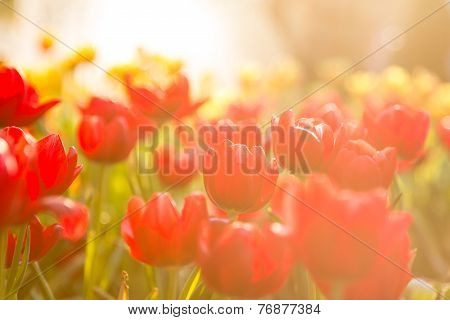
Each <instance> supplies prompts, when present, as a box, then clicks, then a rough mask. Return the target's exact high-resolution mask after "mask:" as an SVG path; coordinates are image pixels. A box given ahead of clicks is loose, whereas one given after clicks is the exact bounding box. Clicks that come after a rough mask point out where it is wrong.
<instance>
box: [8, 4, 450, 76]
mask: <svg viewBox="0 0 450 320" xmlns="http://www.w3.org/2000/svg"><path fill="white" fill-rule="evenodd" d="M1 1H2V2H5V3H7V4H8V5H10V6H13V7H14V8H15V10H17V11H18V12H20V13H21V14H23V15H24V16H25V17H27V18H29V19H30V20H32V21H33V22H35V23H36V24H38V25H39V26H41V27H42V28H44V29H45V30H48V31H49V32H51V33H53V34H54V35H55V36H57V37H58V38H59V39H61V40H62V41H63V42H65V43H66V44H67V45H69V46H71V47H77V46H79V45H81V44H86V43H91V44H95V46H96V48H97V50H98V57H97V61H98V63H99V64H101V65H104V66H108V65H110V64H112V63H114V62H118V61H124V60H126V59H129V58H130V57H131V56H132V55H133V54H134V52H135V49H136V47H143V48H145V49H147V50H148V51H150V52H157V53H159V54H163V55H167V56H169V57H171V56H172V57H176V58H181V59H183V60H185V61H188V64H187V72H188V73H190V75H191V76H194V77H195V76H196V75H199V74H202V73H204V72H211V73H214V74H216V75H217V78H218V80H219V81H221V82H223V83H230V82H231V81H232V79H234V77H235V75H236V72H237V70H238V69H240V68H242V66H245V65H250V67H253V66H256V67H257V66H265V65H268V64H270V63H272V62H273V61H274V60H277V59H280V58H283V57H285V56H288V57H295V58H298V59H299V60H300V61H302V65H303V67H304V72H305V73H306V74H308V73H310V72H313V71H314V68H318V63H319V61H320V62H322V61H324V59H330V58H332V59H333V63H336V68H342V69H344V68H345V66H346V65H349V64H351V63H353V62H355V61H357V60H359V59H360V58H362V57H363V56H365V55H366V54H367V53H369V52H370V51H372V50H375V49H376V48H378V47H379V46H380V45H381V44H382V43H384V42H386V41H388V40H390V39H391V38H392V37H394V36H395V35H396V34H398V33H400V32H402V31H404V30H405V29H406V28H408V27H409V26H410V25H412V24H413V23H415V22H416V21H418V20H419V19H421V18H422V17H424V16H426V15H427V14H428V13H430V12H432V11H433V10H434V9H435V8H437V7H438V6H439V5H441V4H442V3H443V2H444V1H443V0H428V1H423V0H397V1H388V0H380V1H375V2H374V1H365V0H363V1H360V0H340V1H326V0H246V1H237V0H236V1H226V0H216V1H208V0H186V1H174V0H166V1H138V0H128V1H121V0H91V1H88V0H71V1H63V0H56V1H55V0H1ZM449 18H450V6H448V7H447V8H444V9H443V10H440V11H439V12H438V13H436V14H435V15H433V16H432V17H431V18H430V19H427V20H426V21H424V22H423V23H421V24H420V25H419V26H418V27H417V28H414V29H413V30H411V31H409V32H407V33H406V34H405V35H404V36H403V37H401V38H400V39H398V40H396V41H395V42H394V43H392V44H391V45H389V46H388V47H387V48H384V49H383V50H381V51H380V52H378V53H377V54H376V55H374V56H373V57H371V58H369V59H367V61H365V62H364V63H363V64H362V67H364V69H369V70H374V71H378V70H381V69H382V68H384V67H386V66H387V65H388V64H398V65H400V66H403V67H406V68H413V67H417V66H424V67H426V68H428V69H429V70H431V71H432V72H434V73H436V74H437V75H439V76H440V77H442V78H444V79H448V78H449V75H450V41H448V40H449V39H450V19H449ZM0 30H1V32H0V58H3V59H7V60H9V61H12V62H14V63H18V64H19V63H20V64H31V63H36V60H37V59H39V58H40V57H39V52H38V51H37V50H34V48H35V47H36V42H37V41H38V39H39V37H40V36H41V33H42V32H40V31H39V30H38V29H37V28H36V27H34V26H33V25H32V24H30V23H29V22H28V21H26V20H24V19H23V18H21V17H19V16H18V15H16V14H14V13H13V12H12V11H11V10H10V9H8V8H6V7H5V6H3V5H0ZM57 47H58V49H59V50H60V51H64V52H65V51H67V50H68V49H67V48H64V47H63V46H61V45H57ZM55 51H56V49H55Z"/></svg>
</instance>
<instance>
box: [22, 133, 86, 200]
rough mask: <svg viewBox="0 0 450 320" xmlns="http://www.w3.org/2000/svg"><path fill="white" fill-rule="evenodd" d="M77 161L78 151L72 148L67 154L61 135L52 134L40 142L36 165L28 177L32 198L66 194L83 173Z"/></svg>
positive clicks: (38, 143)
mask: <svg viewBox="0 0 450 320" xmlns="http://www.w3.org/2000/svg"><path fill="white" fill-rule="evenodd" d="M77 161H78V154H77V151H76V149H75V148H74V147H70V148H69V151H68V152H67V154H66V152H65V150H64V145H63V143H62V141H61V138H60V137H59V135H57V134H51V135H49V136H47V137H45V138H43V139H41V140H39V141H38V142H37V143H36V165H35V168H34V170H30V172H29V174H28V176H27V180H28V183H29V185H30V188H29V191H30V195H31V197H32V198H33V199H35V198H37V197H40V196H44V195H55V194H62V193H64V192H65V191H66V190H67V188H68V187H69V186H70V185H71V184H72V182H73V181H74V180H75V178H76V177H77V176H78V174H79V173H80V172H81V169H82V166H81V165H78V164H77Z"/></svg>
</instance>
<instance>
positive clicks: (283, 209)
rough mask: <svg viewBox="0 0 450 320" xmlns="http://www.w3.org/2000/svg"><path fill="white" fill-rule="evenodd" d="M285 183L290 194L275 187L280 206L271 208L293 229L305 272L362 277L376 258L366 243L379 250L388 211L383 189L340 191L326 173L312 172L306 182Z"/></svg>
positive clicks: (330, 276) (339, 277)
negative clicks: (279, 198)
mask: <svg viewBox="0 0 450 320" xmlns="http://www.w3.org/2000/svg"><path fill="white" fill-rule="evenodd" d="M288 183H289V185H288V189H287V190H289V192H283V191H284V190H286V189H282V190H281V191H280V192H281V195H280V196H281V197H282V199H281V200H280V201H279V203H281V204H282V206H281V205H279V206H278V207H275V208H274V212H275V213H276V214H279V215H281V218H282V221H283V222H285V223H286V224H287V225H291V227H292V228H293V231H294V233H295V237H294V238H295V241H294V243H295V245H296V247H297V248H298V252H299V255H300V259H301V261H303V263H304V264H305V265H306V266H307V267H308V269H309V270H310V272H311V273H313V274H314V275H315V276H316V277H317V278H320V279H326V281H329V282H337V281H339V282H348V281H355V280H357V279H361V278H362V277H364V276H366V275H367V274H368V273H369V271H370V270H371V268H372V267H373V265H374V263H375V262H376V257H377V255H376V254H375V253H374V252H373V251H372V250H371V249H370V248H368V246H370V247H371V248H374V249H375V250H379V249H380V241H381V239H382V236H383V233H384V230H385V226H386V221H387V219H388V216H389V215H390V214H391V212H390V211H389V209H388V208H387V206H386V192H385V191H384V190H380V189H375V190H371V191H367V192H355V191H351V190H341V189H338V188H336V187H335V186H334V185H333V184H331V183H330V181H329V180H328V179H327V178H326V177H325V176H311V177H310V179H309V180H308V181H307V183H306V184H305V185H303V184H301V183H300V182H298V181H295V180H290V181H289V182H288ZM280 188H283V187H280ZM277 196H278V195H276V196H275V198H276V197H277ZM363 243H364V244H363Z"/></svg>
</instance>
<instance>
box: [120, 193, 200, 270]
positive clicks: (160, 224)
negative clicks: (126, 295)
mask: <svg viewBox="0 0 450 320" xmlns="http://www.w3.org/2000/svg"><path fill="white" fill-rule="evenodd" d="M207 217H208V211H207V207H206V199H205V197H204V196H203V195H202V194H200V193H193V194H190V195H189V196H187V197H186V199H185V202H184V207H183V210H182V212H181V215H180V213H179V212H178V210H177V209H176V208H175V205H174V202H173V200H172V197H171V196H170V195H169V194H167V193H155V194H154V195H153V197H152V198H151V199H150V200H149V202H147V203H145V202H144V200H143V199H141V198H139V197H133V198H132V199H131V200H130V201H129V202H128V209H127V213H126V216H125V219H124V220H123V222H122V228H121V230H122V237H123V239H124V241H125V242H126V243H127V244H128V246H129V247H130V251H131V255H132V256H133V257H134V258H135V259H137V260H139V261H141V262H144V263H146V264H149V265H154V266H177V265H185V264H187V263H190V262H192V261H193V260H194V258H195V252H196V249H197V239H198V233H199V229H200V225H201V223H202V221H203V220H205V219H206V218H207Z"/></svg>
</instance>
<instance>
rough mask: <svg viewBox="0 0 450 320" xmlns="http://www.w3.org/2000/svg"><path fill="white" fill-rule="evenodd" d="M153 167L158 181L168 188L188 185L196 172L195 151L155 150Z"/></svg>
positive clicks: (166, 148) (169, 148) (167, 148)
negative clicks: (154, 166)
mask: <svg viewBox="0 0 450 320" xmlns="http://www.w3.org/2000/svg"><path fill="white" fill-rule="evenodd" d="M155 165H156V169H157V172H158V177H159V179H160V181H161V182H163V184H165V185H168V186H172V185H177V186H179V185H185V184H187V183H189V182H190V181H192V179H193V178H194V177H195V173H196V171H197V170H198V165H197V163H196V154H195V149H190V150H188V151H187V150H181V151H177V150H175V148H173V147H165V148H162V149H160V150H156V151H155Z"/></svg>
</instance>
